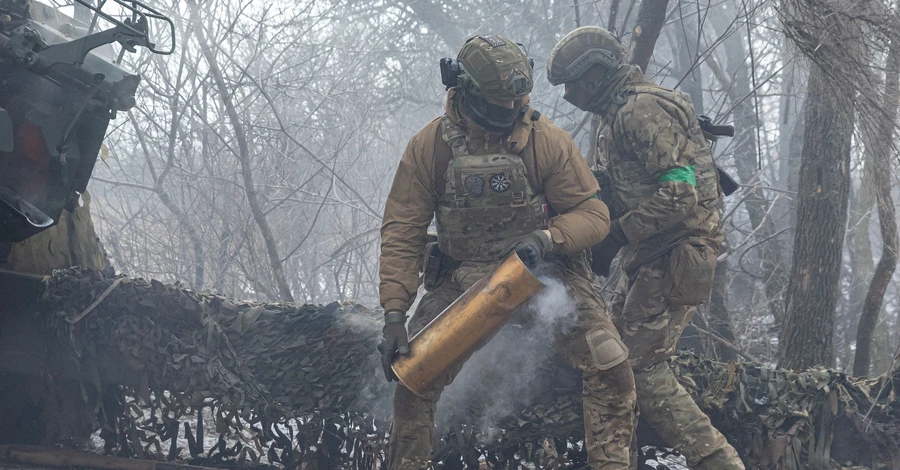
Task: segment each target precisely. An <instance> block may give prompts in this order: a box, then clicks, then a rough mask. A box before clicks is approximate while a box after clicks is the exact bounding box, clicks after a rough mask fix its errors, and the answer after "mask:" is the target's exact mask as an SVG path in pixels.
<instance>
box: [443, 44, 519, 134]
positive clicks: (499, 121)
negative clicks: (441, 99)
mask: <svg viewBox="0 0 900 470" xmlns="http://www.w3.org/2000/svg"><path fill="white" fill-rule="evenodd" d="M533 67H534V61H533V60H532V59H531V58H529V57H528V54H526V52H525V49H524V48H523V47H522V46H521V45H519V44H516V43H514V42H513V41H511V40H509V39H506V38H503V37H500V36H496V35H478V36H474V37H472V38H470V39H469V40H468V41H466V43H465V44H464V45H463V47H462V49H460V51H459V54H458V55H457V56H456V60H455V61H453V60H451V59H442V60H441V76H442V79H443V81H444V84H445V85H447V87H448V88H455V89H456V90H457V91H458V92H460V93H461V103H462V110H463V113H465V114H466V115H467V116H468V117H469V118H471V119H472V120H474V121H475V122H476V123H478V124H479V125H481V126H483V127H485V128H488V129H490V130H507V129H509V128H511V127H512V125H513V124H515V121H516V118H517V117H518V115H519V113H520V112H521V110H522V103H523V100H522V98H523V97H524V96H525V95H527V94H529V93H531V89H532V87H533V86H534V80H533V78H532V74H533ZM491 101H494V102H499V101H506V102H510V101H511V102H514V105H513V107H512V108H507V107H504V106H501V105H497V104H495V103H492V102H491Z"/></svg>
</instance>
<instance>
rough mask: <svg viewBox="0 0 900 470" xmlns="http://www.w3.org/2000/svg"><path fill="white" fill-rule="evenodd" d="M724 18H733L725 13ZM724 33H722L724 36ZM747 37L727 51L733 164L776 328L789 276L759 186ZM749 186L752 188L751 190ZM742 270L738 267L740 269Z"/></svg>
mask: <svg viewBox="0 0 900 470" xmlns="http://www.w3.org/2000/svg"><path fill="white" fill-rule="evenodd" d="M722 13H724V14H723V15H722V16H724V17H727V16H730V15H729V14H728V10H725V11H724V12H722ZM714 23H716V24H726V25H727V24H728V23H727V21H725V20H724V18H720V21H716V22H714ZM724 33H725V31H719V34H724ZM746 38H747V36H746V35H745V34H739V33H735V34H731V35H727V36H726V39H725V42H724V47H725V55H726V56H727V57H728V63H727V66H726V68H727V71H728V76H729V77H733V79H732V82H731V86H729V87H727V89H726V93H727V94H728V99H729V100H730V101H731V106H732V115H733V116H734V127H735V131H736V134H735V137H734V163H735V166H736V168H737V174H738V179H739V180H740V182H741V184H744V185H745V186H744V191H748V193H747V196H746V198H745V199H744V207H746V209H747V214H748V215H749V217H750V223H751V224H752V225H753V230H754V233H755V236H754V238H755V239H756V241H757V243H758V244H757V246H758V248H759V259H760V269H761V271H762V272H761V276H760V277H761V278H762V282H763V287H764V288H765V293H766V300H767V302H768V310H769V313H770V314H771V315H772V318H773V319H774V323H775V325H780V324H781V322H782V321H783V319H784V290H785V288H786V287H787V283H788V282H787V274H786V273H785V265H784V255H783V254H782V253H781V250H780V249H779V239H778V238H776V237H775V236H774V234H775V233H776V231H775V224H774V222H773V218H772V215H771V207H770V203H769V201H768V199H767V198H766V195H765V194H764V193H763V191H762V190H761V189H759V186H760V185H761V183H762V180H761V176H762V174H761V172H760V171H759V166H758V164H757V159H758V158H759V149H758V147H757V132H758V128H757V116H756V110H755V109H754V106H753V101H752V99H753V98H752V95H753V93H752V90H751V83H750V69H749V66H748V63H747V61H748V54H747V51H746V49H745V47H744V42H745V41H746ZM747 186H752V189H751V188H748V187H747ZM738 268H739V267H738Z"/></svg>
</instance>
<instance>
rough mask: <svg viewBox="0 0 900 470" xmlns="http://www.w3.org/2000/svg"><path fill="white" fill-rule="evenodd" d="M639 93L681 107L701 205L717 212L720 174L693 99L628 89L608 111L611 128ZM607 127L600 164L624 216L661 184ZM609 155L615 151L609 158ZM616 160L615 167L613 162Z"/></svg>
mask: <svg viewBox="0 0 900 470" xmlns="http://www.w3.org/2000/svg"><path fill="white" fill-rule="evenodd" d="M637 93H650V94H652V95H654V96H656V97H659V98H662V99H664V100H666V101H669V102H670V103H672V104H674V105H675V106H677V107H678V109H680V110H681V111H682V112H683V113H684V114H685V115H686V116H687V118H688V121H689V122H690V123H691V124H690V128H689V129H688V138H689V139H690V140H691V142H692V143H693V144H694V155H693V160H692V161H691V162H690V164H691V165H693V166H694V174H695V176H696V178H697V185H696V190H697V196H698V204H699V205H700V206H701V207H704V208H706V209H709V210H714V208H715V205H716V203H717V202H718V198H719V192H720V189H719V175H718V172H717V171H716V164H715V161H714V160H713V156H712V151H711V150H710V148H709V144H708V143H707V141H706V139H705V138H704V137H703V131H702V130H701V129H700V124H699V123H698V122H697V119H696V117H695V115H694V111H693V107H692V106H691V101H690V98H688V97H687V95H685V94H684V93H680V92H677V91H672V90H667V89H665V88H662V87H659V86H656V85H653V84H640V85H632V86H628V87H626V88H625V89H624V90H622V91H621V92H619V93H617V94H616V96H614V97H613V100H614V106H612V108H611V109H610V110H609V111H608V113H607V115H606V117H607V122H609V123H610V126H612V125H614V123H615V115H616V114H617V113H618V111H619V109H620V108H621V107H622V105H624V104H625V101H626V99H627V97H628V96H629V95H632V94H637ZM610 126H604V128H605V129H601V130H600V134H599V135H598V137H597V156H598V162H597V163H598V165H601V166H605V167H606V168H607V171H608V172H609V176H610V180H611V181H612V184H613V186H614V187H615V189H616V190H615V195H614V201H613V203H614V204H615V205H616V207H615V209H616V211H617V212H618V213H619V214H624V213H626V212H628V211H631V210H633V209H635V208H636V207H637V206H638V205H639V204H640V203H642V202H644V201H645V200H647V199H649V198H650V197H651V196H653V194H654V193H655V192H656V190H657V189H658V188H659V182H658V181H657V180H656V178H654V177H653V175H652V174H650V172H649V171H648V170H647V168H646V167H645V166H644V162H642V161H640V160H639V159H637V158H633V157H631V156H629V155H627V152H626V151H625V150H624V149H621V148H619V146H618V145H617V144H616V139H615V135H614V131H615V130H614V129H611V128H610ZM607 152H615V155H609V154H607ZM613 159H614V160H615V161H614V162H613V164H612V165H610V164H609V162H610V161H611V160H613Z"/></svg>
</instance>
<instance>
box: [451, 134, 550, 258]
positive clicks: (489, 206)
mask: <svg viewBox="0 0 900 470" xmlns="http://www.w3.org/2000/svg"><path fill="white" fill-rule="evenodd" d="M441 134H442V138H443V140H444V142H445V143H446V144H447V145H448V146H449V147H450V149H451V150H452V152H453V158H451V159H450V162H449V163H448V165H447V172H446V173H445V175H444V179H445V181H446V187H445V190H444V194H443V196H442V197H441V198H440V199H439V200H438V203H437V208H436V210H435V216H436V219H437V232H438V244H439V245H440V247H441V251H442V252H443V253H444V254H446V255H448V256H450V257H451V258H453V259H455V260H457V261H496V260H499V259H500V255H501V254H502V253H503V249H504V248H505V247H506V243H507V242H508V241H509V239H510V238H512V237H516V236H519V235H524V234H526V233H528V232H531V231H533V230H536V229H540V228H547V225H548V222H549V219H548V207H547V201H546V199H545V198H544V195H543V194H540V193H537V192H536V191H535V190H534V189H533V188H532V187H531V185H530V184H529V183H528V179H527V177H526V168H525V163H524V162H523V161H522V158H521V157H519V155H517V154H515V153H512V152H511V151H504V152H502V153H490V154H485V155H470V154H469V152H468V149H467V145H466V132H465V130H464V129H463V128H462V127H461V126H460V125H459V124H456V123H454V122H453V121H452V120H451V119H450V118H449V117H447V116H444V117H443V119H442V120H441Z"/></svg>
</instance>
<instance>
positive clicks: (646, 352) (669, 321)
mask: <svg viewBox="0 0 900 470" xmlns="http://www.w3.org/2000/svg"><path fill="white" fill-rule="evenodd" d="M666 268H667V260H666V258H665V257H662V258H658V259H656V260H652V261H649V262H647V263H646V264H644V265H642V266H641V267H640V268H638V269H637V271H636V272H634V274H632V275H631V276H627V275H623V276H622V278H621V279H620V280H619V284H618V286H617V288H616V293H615V295H614V296H613V299H612V302H611V304H610V309H611V312H612V318H613V321H614V322H615V324H616V327H617V328H618V329H619V333H620V334H621V336H622V339H623V340H624V341H625V344H626V345H627V346H628V349H629V362H630V363H631V366H632V368H633V369H634V384H635V388H636V390H637V396H638V410H639V412H641V413H643V414H644V417H645V418H646V419H647V421H648V422H649V423H650V425H651V426H652V427H653V429H654V430H655V431H656V433H657V434H659V436H660V437H661V438H662V439H663V440H664V441H666V443H668V444H669V445H670V446H672V447H673V448H675V449H676V450H677V451H679V452H681V453H682V454H683V455H684V456H685V458H686V459H687V462H688V465H689V466H690V468H692V469H710V470H713V469H715V470H728V469H743V468H744V465H743V463H741V459H740V457H739V456H738V454H737V452H736V451H735V450H734V448H733V447H732V446H731V445H730V444H728V441H727V440H726V439H725V436H723V435H722V433H720V432H719V431H718V430H717V429H716V428H714V427H713V425H712V423H711V422H710V420H709V417H708V416H706V414H704V413H703V411H701V410H700V408H699V407H698V406H697V404H696V403H695V402H694V400H693V399H692V398H691V395H690V394H689V393H688V392H687V390H685V389H684V387H682V386H681V384H679V383H678V380H677V379H676V378H675V374H674V373H673V372H672V369H671V368H670V365H669V362H668V359H669V358H670V357H671V356H673V355H674V354H675V345H676V344H677V343H678V338H680V337H681V333H682V332H683V331H684V328H685V326H687V324H688V322H690V319H691V315H693V313H694V310H696V307H693V306H684V305H669V304H668V302H667V301H666V298H665V296H664V295H663V279H664V277H665V275H666ZM634 451H635V453H636V451H637V447H636V446H635V447H634ZM636 460H637V459H636V457H634V456H633V462H632V468H636V465H637V462H636Z"/></svg>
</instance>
